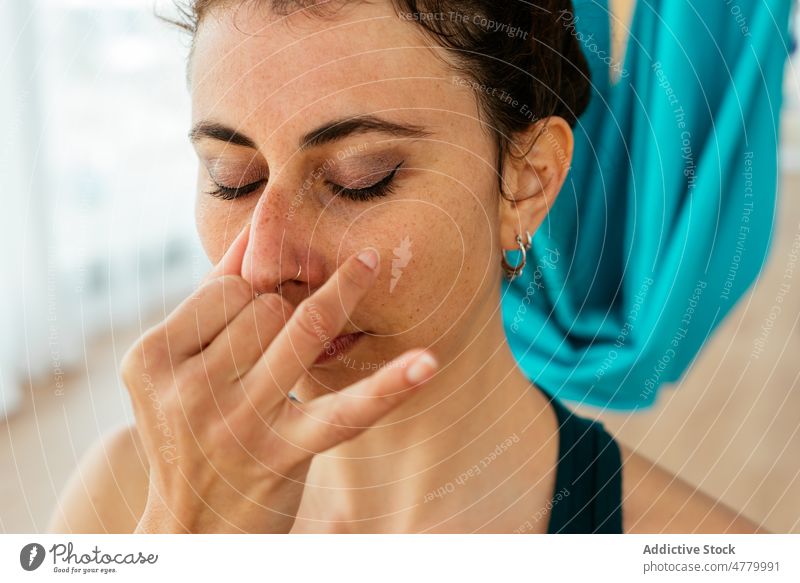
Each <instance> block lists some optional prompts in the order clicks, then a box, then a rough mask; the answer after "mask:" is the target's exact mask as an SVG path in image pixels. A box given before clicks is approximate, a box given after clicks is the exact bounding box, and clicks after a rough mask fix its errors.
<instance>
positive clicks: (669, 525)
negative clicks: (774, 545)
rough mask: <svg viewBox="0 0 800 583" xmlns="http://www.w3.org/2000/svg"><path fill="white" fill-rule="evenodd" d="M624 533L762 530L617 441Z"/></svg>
mask: <svg viewBox="0 0 800 583" xmlns="http://www.w3.org/2000/svg"><path fill="white" fill-rule="evenodd" d="M618 445H619V448H620V453H621V455H622V462H623V464H622V468H623V469H622V499H623V513H622V520H623V530H624V531H625V532H626V533H634V534H639V533H674V534H677V533H681V534H684V533H729V534H734V533H736V534H742V533H745V534H748V533H764V532H766V531H765V530H763V529H761V528H759V527H758V525H756V524H754V523H753V522H751V521H749V520H748V519H746V518H744V517H742V516H741V515H739V514H737V513H736V512H735V511H734V510H731V509H730V508H728V507H727V506H725V505H723V504H722V503H721V502H718V501H716V500H714V499H713V498H711V497H710V496H708V495H706V494H703V493H702V492H700V491H699V490H697V489H695V488H694V487H692V486H690V485H689V484H688V483H686V482H684V481H683V480H681V479H680V478H678V477H677V476H674V475H673V474H671V473H669V472H668V471H666V470H664V469H663V468H660V467H659V466H658V465H656V464H654V463H653V462H651V461H649V460H648V459H647V458H645V457H643V456H641V455H639V454H637V453H635V452H633V451H632V450H630V449H628V448H627V447H625V446H623V445H622V444H618Z"/></svg>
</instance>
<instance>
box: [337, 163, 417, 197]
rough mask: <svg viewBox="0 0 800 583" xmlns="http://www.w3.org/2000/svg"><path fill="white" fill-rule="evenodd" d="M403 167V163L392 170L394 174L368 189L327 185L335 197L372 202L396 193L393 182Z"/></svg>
mask: <svg viewBox="0 0 800 583" xmlns="http://www.w3.org/2000/svg"><path fill="white" fill-rule="evenodd" d="M402 165H403V162H400V164H398V165H397V166H395V168H394V170H392V172H391V173H390V174H389V175H388V176H386V178H383V179H381V180H380V181H379V182H376V183H375V184H373V185H372V186H368V187H366V188H345V187H344V186H339V185H338V184H333V183H332V182H328V183H327V184H328V186H330V187H331V190H332V191H333V194H334V195H336V196H344V197H345V198H349V199H350V200H356V201H367V200H372V199H373V198H380V197H382V196H387V195H389V194H391V193H392V192H394V190H393V189H394V185H393V184H392V181H393V180H394V177H395V176H396V175H397V171H398V170H400V167H401V166H402Z"/></svg>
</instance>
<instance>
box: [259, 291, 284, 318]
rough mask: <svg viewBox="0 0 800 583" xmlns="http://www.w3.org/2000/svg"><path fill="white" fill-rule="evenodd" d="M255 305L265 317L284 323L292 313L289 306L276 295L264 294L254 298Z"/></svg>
mask: <svg viewBox="0 0 800 583" xmlns="http://www.w3.org/2000/svg"><path fill="white" fill-rule="evenodd" d="M256 302H257V305H258V306H259V309H260V310H261V313H263V314H264V316H265V317H271V318H274V317H276V316H277V317H279V318H282V319H283V321H284V322H285V321H286V320H287V319H288V318H289V317H290V316H291V313H292V310H291V305H290V304H289V302H288V301H286V300H285V299H283V298H282V297H281V296H279V295H278V294H264V295H260V296H258V298H256Z"/></svg>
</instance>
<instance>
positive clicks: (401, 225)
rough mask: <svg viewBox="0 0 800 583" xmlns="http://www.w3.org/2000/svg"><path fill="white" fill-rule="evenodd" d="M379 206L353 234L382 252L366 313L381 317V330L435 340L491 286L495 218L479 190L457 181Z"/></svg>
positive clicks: (359, 222) (354, 224)
mask: <svg viewBox="0 0 800 583" xmlns="http://www.w3.org/2000/svg"><path fill="white" fill-rule="evenodd" d="M448 188H449V192H448V191H447V189H448ZM459 188H460V190H459ZM442 192H444V194H442ZM380 206H382V207H385V208H383V209H382V210H381V209H380V207H377V208H374V209H372V210H370V211H368V212H365V213H364V214H363V216H362V217H361V219H360V220H359V221H356V222H354V223H353V227H352V229H351V232H352V233H353V234H356V233H358V235H357V236H356V237H354V239H356V240H358V241H359V243H363V244H364V245H369V244H372V245H374V246H376V247H378V248H379V249H380V251H381V260H382V266H381V274H380V277H379V279H378V281H377V282H376V285H375V287H374V288H373V289H372V290H371V292H370V294H369V295H368V297H367V298H366V300H365V302H364V305H363V309H364V310H365V311H368V312H369V313H370V314H371V315H372V319H373V321H375V319H380V324H382V326H381V327H382V328H385V330H382V331H381V332H383V333H388V334H391V335H393V336H399V335H404V336H407V337H408V339H409V340H410V339H411V338H414V339H420V338H426V339H429V340H435V337H436V336H437V335H438V334H442V333H444V332H445V331H446V330H447V328H448V327H449V326H450V324H451V323H452V322H454V321H455V320H457V319H458V318H459V317H463V312H464V310H465V309H466V310H469V309H471V307H473V306H475V305H476V299H477V298H479V297H480V296H481V295H482V294H483V290H484V289H485V288H486V287H487V286H491V285H492V283H493V282H494V280H493V279H492V276H491V274H490V273H489V271H487V270H490V269H491V261H490V251H491V248H492V240H491V239H492V236H493V230H492V228H491V225H492V223H491V221H492V220H496V219H493V218H492V215H490V214H489V213H488V212H487V209H486V208H485V205H484V204H483V203H482V202H481V201H480V200H478V197H477V196H476V195H475V194H474V193H470V192H468V191H465V190H464V189H463V187H459V186H457V185H453V184H452V183H448V184H447V185H445V184H443V185H441V186H440V190H439V193H438V194H433V195H429V196H421V197H419V198H418V199H415V200H406V201H396V202H387V203H384V204H383V205H380ZM354 250H355V249H354Z"/></svg>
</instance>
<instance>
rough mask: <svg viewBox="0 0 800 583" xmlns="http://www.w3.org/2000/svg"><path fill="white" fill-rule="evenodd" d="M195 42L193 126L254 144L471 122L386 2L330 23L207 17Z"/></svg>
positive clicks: (427, 48) (431, 55)
mask: <svg viewBox="0 0 800 583" xmlns="http://www.w3.org/2000/svg"><path fill="white" fill-rule="evenodd" d="M195 43H196V44H195V49H194V55H193V59H192V64H191V78H192V110H193V118H194V120H193V121H195V122H196V121H198V120H199V119H214V120H215V121H219V122H222V123H227V124H230V125H232V126H234V127H241V128H244V127H246V128H248V131H249V132H250V133H251V134H252V137H254V138H255V139H257V140H262V139H264V140H266V139H275V136H274V135H272V132H280V133H281V135H283V134H284V133H286V134H291V133H293V132H292V128H294V129H296V132H297V133H299V132H302V131H303V130H304V129H307V128H308V127H309V126H310V125H313V123H314V122H318V121H325V120H327V119H330V118H334V117H337V118H338V117H340V116H348V115H358V114H364V113H375V112H377V111H382V112H383V111H387V112H389V113H391V112H392V111H394V112H395V113H397V114H398V115H400V116H405V115H406V114H409V113H415V112H416V113H421V114H422V115H424V113H425V112H426V111H427V112H432V111H433V110H434V109H437V108H438V107H447V108H448V109H450V110H452V109H453V108H456V109H459V108H460V107H463V108H464V110H465V111H464V113H467V114H469V113H470V111H469V101H468V100H465V102H464V103H463V104H462V105H461V106H459V104H458V103H452V96H453V87H454V84H453V81H452V79H453V73H452V71H451V70H450V69H449V67H448V66H447V65H446V63H445V62H443V61H442V59H441V58H436V56H435V52H434V51H435V50H436V49H435V48H434V47H433V46H432V42H431V40H430V39H429V38H428V37H427V36H426V35H424V34H422V31H421V29H420V28H419V25H418V24H417V23H414V22H411V21H403V20H402V19H400V18H398V16H397V14H396V13H395V12H394V9H393V8H392V5H391V2H389V1H388V0H387V1H386V2H377V3H374V4H361V3H355V4H353V5H348V6H346V7H345V8H344V9H343V10H341V11H340V12H338V13H337V14H336V15H335V16H334V17H332V18H329V17H323V18H320V17H316V16H308V15H298V14H296V15H294V16H291V17H288V18H287V17H278V16H276V15H274V14H268V13H265V10H264V9H263V8H260V9H252V8H248V7H247V4H245V5H242V7H241V9H240V10H237V9H235V8H228V9H225V10H223V11H220V12H212V13H210V14H208V15H207V16H206V18H205V19H204V21H203V23H202V24H201V26H200V29H199V30H198V32H197V36H196V39H195ZM409 109H410V110H414V111H413V112H411V111H408V110H409ZM439 113H440V112H439ZM387 117H389V116H387Z"/></svg>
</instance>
